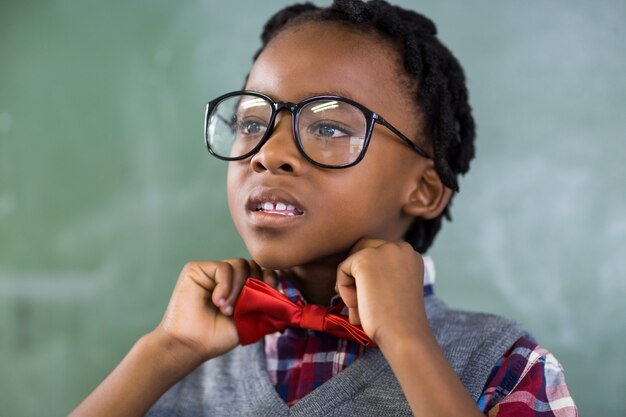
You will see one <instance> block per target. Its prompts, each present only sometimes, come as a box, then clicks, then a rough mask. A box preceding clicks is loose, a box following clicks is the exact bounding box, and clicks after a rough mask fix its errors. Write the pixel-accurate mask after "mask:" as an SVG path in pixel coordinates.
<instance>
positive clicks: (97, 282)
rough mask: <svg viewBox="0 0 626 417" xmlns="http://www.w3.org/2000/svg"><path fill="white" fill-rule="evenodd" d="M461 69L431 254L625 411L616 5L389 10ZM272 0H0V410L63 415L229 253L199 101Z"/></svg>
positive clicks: (624, 113)
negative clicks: (464, 140)
mask: <svg viewBox="0 0 626 417" xmlns="http://www.w3.org/2000/svg"><path fill="white" fill-rule="evenodd" d="M399 3H400V4H401V5H404V6H406V7H410V8H417V9H419V10H420V11H422V12H424V13H425V14H427V15H429V16H430V17H432V18H433V19H434V20H435V21H436V22H437V24H438V26H439V32H440V36H441V38H442V39H443V40H444V42H446V43H447V44H448V45H449V46H450V48H451V49H452V50H453V51H454V52H455V53H456V55H457V56H458V57H459V59H460V60H461V62H462V63H463V64H464V66H465V69H466V72H467V76H468V80H469V87H470V93H471V99H472V103H473V107H474V110H475V115H476V119H477V122H478V133H479V137H478V156H477V159H476V161H475V163H474V165H473V166H472V169H471V171H470V174H469V175H468V176H467V177H465V178H464V179H463V181H462V184H461V193H460V195H459V196H458V197H457V199H456V200H455V202H454V207H453V217H454V220H453V222H452V223H449V224H446V225H445V226H444V229H443V231H442V233H441V235H440V236H439V237H438V239H437V242H436V244H435V246H434V248H433V250H432V251H431V252H432V253H431V255H432V256H433V258H434V260H435V263H436V266H437V286H436V291H437V292H438V293H439V294H440V295H442V297H443V298H444V299H446V300H447V302H448V303H449V304H451V305H453V306H456V307H460V308H466V309H472V310H484V311H491V312H497V313H500V314H504V315H506V316H508V317H511V318H514V319H516V320H519V321H521V322H522V323H524V324H525V325H526V326H528V327H529V328H531V329H532V330H533V331H534V333H535V335H536V336H537V338H538V339H539V340H540V341H541V343H542V344H543V345H545V346H546V347H548V348H549V349H550V350H552V351H553V352H554V353H555V354H556V356H557V357H558V358H559V359H560V360H561V362H562V363H563V365H564V367H565V369H566V375H567V378H568V383H569V386H570V389H571V391H572V392H573V394H574V398H575V400H576V401H577V403H578V405H579V407H580V410H581V415H598V416H610V415H613V416H618V415H624V414H626V399H625V398H626V396H625V395H624V393H626V377H625V374H626V355H624V353H623V347H624V346H625V345H626V312H625V310H624V307H623V305H624V298H625V296H626V262H625V261H624V259H625V258H624V253H626V164H624V157H625V156H626V140H625V133H626V121H625V120H626V82H624V74H626V50H625V47H624V45H625V44H624V39H626V28H625V26H624V24H623V22H624V21H626V3H625V2H623V1H618V0H615V1H610V0H601V1H594V2H583V1H582V0H575V1H570V0H555V1H551V2H541V1H531V2H502V1H500V2H497V1H487V0H478V1H473V2H465V1H460V0H459V1H456V0H455V1H448V2H439V1H435V0H428V1H426V0H425V1H421V2H415V1H408V0H406V1H401V2H399ZM284 4H287V2H285V1H273V2H267V1H263V2H261V1H252V0H247V1H233V2H225V1H215V0H214V1H208V0H203V1H201V0H190V1H183V2H168V1H121V0H112V1H95V0H49V1H36V0H22V1H3V2H1V3H0V416H2V417H4V416H7V417H9V416H10V417H21V416H60V415H64V414H66V413H67V412H68V411H69V410H70V409H71V408H72V407H73V406H75V405H76V404H77V403H78V402H79V401H80V400H81V399H82V398H83V397H84V396H85V395H86V394H87V393H88V392H90V391H91V390H92V389H93V388H94V387H95V386H96V385H97V383H98V382H99V381H100V380H101V379H102V378H103V377H104V376H105V375H106V374H107V373H108V372H109V371H110V370H111V369H112V368H113V367H114V365H115V364H116V363H118V362H119V360H120V359H121V358H122V357H123V355H124V354H125V353H126V352H127V351H128V349H129V348H130V347H131V346H132V344H133V343H134V341H135V340H137V338H138V337H140V336H141V335H142V334H144V333H145V332H147V331H149V330H150V329H152V328H153V327H154V326H155V325H156V324H157V323H158V321H159V320H160V317H161V315H162V313H163V311H164V309H165V306H166V303H167V300H168V298H169V294H170V292H171V290H172V288H173V285H174V281H175V279H176V277H177V275H178V272H179V270H180V268H181V267H182V265H183V264H184V263H185V262H186V261H188V260H192V259H222V258H225V257H233V256H245V254H246V251H245V247H244V246H243V244H242V242H241V241H240V239H239V237H238V236H237V234H236V232H235V229H234V227H233V226H232V224H231V222H230V219H229V215H228V210H227V206H226V201H225V184H224V183H225V181H224V180H225V169H226V167H225V165H224V163H222V162H220V161H217V160H214V159H211V158H210V156H209V155H208V154H207V153H206V151H205V149H204V147H203V138H202V122H203V111H204V105H205V103H206V101H208V100H209V99H210V98H212V97H215V96H217V95H218V94H220V93H224V92H226V91H229V90H234V89H237V88H239V87H240V86H241V85H242V81H243V78H244V76H245V74H246V73H247V71H248V69H249V66H250V62H251V56H252V53H253V52H254V51H255V50H256V48H257V47H258V45H259V41H258V35H259V33H260V30H261V27H262V25H263V23H264V22H265V20H266V19H267V18H268V17H269V15H270V14H271V13H272V12H273V11H275V10H276V9H277V8H279V7H280V6H281V5H284Z"/></svg>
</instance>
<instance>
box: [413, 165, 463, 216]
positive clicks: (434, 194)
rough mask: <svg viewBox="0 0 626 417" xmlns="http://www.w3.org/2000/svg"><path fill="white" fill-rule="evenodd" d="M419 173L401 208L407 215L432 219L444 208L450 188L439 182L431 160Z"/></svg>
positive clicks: (448, 197)
mask: <svg viewBox="0 0 626 417" xmlns="http://www.w3.org/2000/svg"><path fill="white" fill-rule="evenodd" d="M420 174H421V176H420V177H419V178H417V182H416V184H415V188H414V189H413V191H412V192H411V194H410V195H409V200H408V202H407V203H406V204H405V205H404V206H403V208H402V210H403V211H404V213H406V214H408V215H409V216H413V217H421V218H423V219H434V218H435V217H437V216H439V215H440V214H441V213H442V212H443V211H444V210H445V208H446V206H447V205H448V202H449V201H450V197H452V190H451V189H450V188H448V187H446V186H445V185H444V184H443V182H441V178H439V174H437V171H436V170H435V167H434V163H432V161H431V163H430V164H429V165H428V166H427V167H426V168H425V169H423V170H421V171H420Z"/></svg>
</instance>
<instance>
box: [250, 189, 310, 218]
mask: <svg viewBox="0 0 626 417" xmlns="http://www.w3.org/2000/svg"><path fill="white" fill-rule="evenodd" d="M266 202H269V203H272V204H274V205H275V204H277V203H284V204H286V205H292V206H294V207H295V208H296V212H297V213H298V214H295V215H287V214H285V213H279V212H277V211H259V210H257V208H258V206H259V204H262V203H266ZM245 209H246V213H247V216H248V218H249V219H250V221H251V222H252V224H254V225H256V226H267V227H278V226H288V225H291V224H293V223H294V222H297V221H300V220H301V219H302V218H303V217H305V216H306V209H305V208H304V206H303V205H302V203H300V201H298V199H297V198H296V197H294V196H293V195H292V194H291V193H289V192H288V191H285V190H283V189H280V188H265V187H257V188H254V189H253V190H252V191H251V192H250V194H249V196H248V200H247V202H246V206H245Z"/></svg>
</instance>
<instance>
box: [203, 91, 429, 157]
mask: <svg viewBox="0 0 626 417" xmlns="http://www.w3.org/2000/svg"><path fill="white" fill-rule="evenodd" d="M238 95H249V96H254V97H258V98H261V99H264V100H265V101H267V102H268V103H269V104H271V109H272V114H271V116H270V119H269V121H268V128H267V130H266V131H265V133H264V134H263V137H262V138H261V140H259V143H258V144H256V145H255V146H254V148H252V149H251V150H250V151H248V152H246V153H245V154H243V155H241V156H237V157H229V156H221V155H218V154H217V153H215V152H214V151H213V149H212V148H211V144H210V143H209V133H208V127H209V117H210V115H211V114H212V113H213V111H214V110H215V108H216V107H217V105H218V104H219V103H220V102H222V101H223V100H226V99H228V98H231V97H234V96H238ZM318 100H336V101H340V102H343V103H347V104H351V105H352V106H354V107H356V108H358V109H359V110H360V111H361V112H362V113H363V115H364V116H365V121H366V125H365V138H364V143H363V149H361V153H360V154H359V156H358V157H357V158H356V159H355V160H354V161H352V162H350V163H347V164H344V165H327V164H322V163H320V162H317V161H315V160H314V159H312V158H311V157H310V156H309V155H308V154H307V153H306V152H305V150H304V147H303V145H302V141H301V139H300V134H299V133H298V129H297V126H298V121H299V119H300V110H302V108H304V106H306V105H307V104H309V103H311V102H313V101H318ZM283 109H287V110H289V111H290V112H291V115H292V117H291V132H292V136H293V138H294V141H295V142H296V147H297V148H298V151H299V152H300V153H301V154H302V156H304V157H305V158H306V160H307V161H309V162H310V163H312V164H313V165H316V166H318V167H321V168H328V169H342V168H349V167H351V166H354V165H356V164H358V163H359V162H361V160H362V159H363V157H364V156H365V152H366V151H367V148H368V146H369V142H370V140H371V138H372V131H373V130H374V125H375V124H376V123H379V124H381V125H383V126H385V127H386V128H387V129H389V130H390V131H391V132H392V133H393V134H395V135H396V136H397V137H398V138H400V139H401V140H402V141H403V142H404V143H406V144H407V145H408V146H409V147H410V148H411V149H413V150H414V151H415V152H417V153H418V154H420V155H421V156H423V157H424V158H428V159H432V157H431V156H430V154H429V153H428V152H426V151H425V150H424V149H423V148H421V147H420V146H418V145H417V144H415V143H414V142H413V141H412V140H411V139H409V138H408V137H406V136H405V135H404V134H402V132H400V131H399V130H398V129H396V128H395V127H394V126H393V125H392V124H391V123H389V122H388V121H386V120H385V119H384V118H383V117H382V116H381V115H379V114H378V113H375V112H373V111H371V110H370V109H368V108H367V107H365V106H364V105H362V104H360V103H358V102H356V101H354V100H351V99H349V98H346V97H340V96H333V95H321V96H313V97H309V98H306V99H304V100H302V101H301V102H299V103H292V102H289V101H280V102H275V101H274V100H273V99H272V98H271V97H269V96H268V95H265V94H263V93H259V92H257V91H251V90H241V91H233V92H230V93H226V94H223V95H221V96H219V97H217V98H215V99H213V100H211V101H209V102H208V103H207V105H206V111H205V115H204V143H205V144H206V147H207V150H208V151H209V153H210V154H211V155H213V156H215V157H216V158H219V159H222V160H224V161H241V160H243V159H246V158H249V157H251V156H252V155H254V154H255V153H257V152H258V151H259V150H260V149H261V148H262V147H263V145H265V143H266V142H267V141H268V140H269V138H270V137H271V136H272V134H273V132H274V126H275V121H276V116H277V115H278V113H280V111H281V110H283Z"/></svg>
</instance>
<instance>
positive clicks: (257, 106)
mask: <svg viewBox="0 0 626 417" xmlns="http://www.w3.org/2000/svg"><path fill="white" fill-rule="evenodd" d="M283 109H287V110H289V111H290V112H291V113H292V118H291V122H292V123H291V124H292V130H293V137H294V139H295V141H296V145H297V148H298V150H299V151H300V152H301V153H302V155H303V156H304V157H305V158H306V159H307V160H308V161H310V162H311V163H313V164H315V165H317V166H319V167H322V168H333V169H337V168H348V167H351V166H354V165H356V164H358V163H359V162H360V161H361V159H363V156H364V155H365V152H366V151H367V147H368V145H369V142H370V139H371V137H372V131H373V129H374V124H375V123H380V124H381V125H383V126H385V127H386V128H387V129H389V130H390V131H391V132H393V133H394V134H395V135H396V136H398V137H399V138H400V139H401V140H402V141H403V142H405V143H406V144H407V145H409V146H410V147H411V148H412V149H413V150H414V151H415V152H417V153H418V154H420V155H422V156H423V157H425V158H429V159H430V158H431V156H430V155H429V154H428V152H426V151H425V150H424V149H422V148H421V147H419V146H418V145H416V144H415V143H414V142H413V141H412V140H410V139H409V138H407V137H406V136H405V135H403V134H402V133H401V132H400V131H398V129H396V128H395V127H393V126H392V125H391V124H390V123H389V122H387V121H386V120H385V119H383V118H382V117H381V116H380V115H379V114H377V113H374V112H373V111H371V110H369V109H368V108H367V107H365V106H363V105H362V104H359V103H357V102H355V101H353V100H350V99H348V98H345V97H338V96H315V97H310V98H307V99H305V100H303V101H301V102H300V103H297V104H296V103H290V102H279V103H276V102H275V101H274V100H272V99H271V98H270V97H268V96H266V95H265V94H261V93H258V92H256V91H235V92H232V93H228V94H224V95H222V96H220V97H218V98H216V99H214V100H211V101H210V102H209V103H208V104H207V107H206V114H205V121H204V134H205V136H204V137H205V142H206V146H207V149H208V150H209V152H210V153H211V154H212V155H214V156H216V157H217V158H220V159H223V160H226V161H237V160H241V159H245V158H248V157H250V156H252V155H254V154H255V153H256V152H258V151H259V149H261V147H262V146H263V145H264V144H265V142H267V140H268V139H269V138H270V136H271V135H272V131H273V129H274V122H275V120H276V115H277V114H278V113H279V112H280V111H281V110H283Z"/></svg>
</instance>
